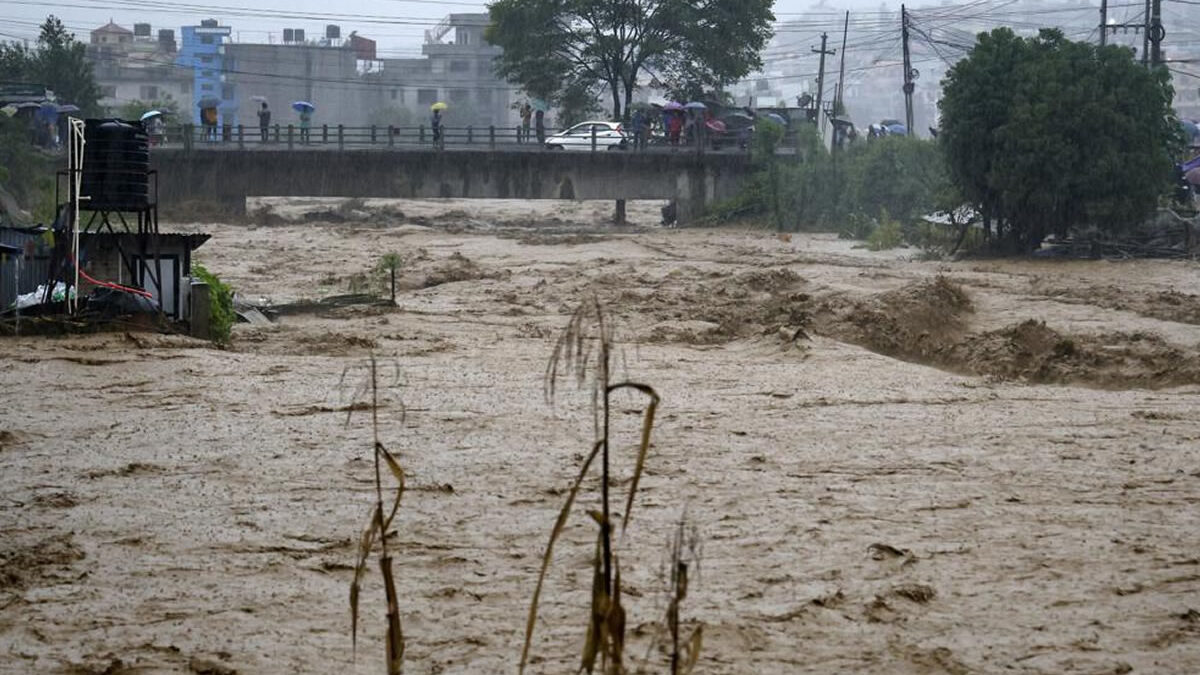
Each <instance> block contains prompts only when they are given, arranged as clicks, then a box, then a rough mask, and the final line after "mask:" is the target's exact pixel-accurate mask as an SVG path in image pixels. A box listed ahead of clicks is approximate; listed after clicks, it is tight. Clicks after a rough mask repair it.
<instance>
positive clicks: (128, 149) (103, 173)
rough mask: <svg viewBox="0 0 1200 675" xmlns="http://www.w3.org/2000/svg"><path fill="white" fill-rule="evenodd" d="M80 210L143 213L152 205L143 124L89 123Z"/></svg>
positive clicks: (85, 136)
mask: <svg viewBox="0 0 1200 675" xmlns="http://www.w3.org/2000/svg"><path fill="white" fill-rule="evenodd" d="M83 138H84V140H85V141H86V142H87V143H86V144H85V145H84V146H83V179H82V184H81V185H80V193H81V194H82V195H83V196H85V197H88V199H86V200H81V201H80V203H79V207H80V208H81V209H84V210H87V211H140V210H142V209H145V208H146V207H147V206H148V205H149V203H150V143H149V139H148V138H147V136H146V130H145V128H144V127H143V126H142V123H141V122H125V121H122V120H115V119H102V120H86V121H85V122H84V130H83Z"/></svg>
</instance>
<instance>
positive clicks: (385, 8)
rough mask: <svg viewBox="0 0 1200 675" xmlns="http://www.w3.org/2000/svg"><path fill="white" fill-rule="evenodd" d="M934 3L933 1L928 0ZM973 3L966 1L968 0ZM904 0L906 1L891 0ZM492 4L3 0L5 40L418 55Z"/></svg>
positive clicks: (780, 6) (850, 2) (789, 0)
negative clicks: (440, 25) (103, 38)
mask: <svg viewBox="0 0 1200 675" xmlns="http://www.w3.org/2000/svg"><path fill="white" fill-rule="evenodd" d="M926 1H928V0H926ZM960 1H965V0H960ZM817 4H819V3H816V2H812V1H811V0H777V2H776V4H775V12H776V15H777V16H778V18H779V19H780V20H787V19H788V14H789V13H796V12H801V11H802V10H804V9H805V8H807V7H810V6H813V5H817ZM826 4H827V6H829V7H830V9H835V8H848V9H856V8H858V9H871V10H875V9H878V8H879V7H880V5H881V4H883V3H881V2H879V1H878V0H838V1H837V2H829V3H826ZM887 4H888V5H896V6H898V5H899V2H888V3H887ZM485 7H486V3H485V2H471V1H470V0H458V1H451V2H440V1H439V0H355V1H354V2H341V3H333V2H328V0H242V2H233V0H214V2H212V3H200V2H195V1H194V0H156V1H151V0H40V1H38V0H0V39H3V40H10V39H33V38H36V36H37V26H38V25H39V24H40V23H41V22H42V21H43V20H45V18H46V15H47V14H55V15H56V16H58V17H59V18H61V19H62V20H63V22H64V23H66V25H67V27H68V28H70V29H71V30H72V31H74V32H75V33H76V36H77V37H78V38H79V39H80V40H83V41H85V42H86V41H87V39H88V32H89V31H90V30H92V29H93V28H96V27H99V26H101V25H103V24H105V23H107V22H108V20H109V19H110V18H111V19H113V20H114V21H116V22H117V23H118V24H119V25H122V26H124V27H126V28H132V27H133V24H134V23H149V24H151V27H152V29H153V30H154V31H157V30H158V29H160V28H173V29H175V30H176V33H177V34H178V30H179V27H180V26H182V25H195V24H198V23H199V21H200V19H205V18H210V17H211V18H215V19H217V20H218V21H220V22H221V25H226V26H231V27H232V28H233V34H234V39H236V40H239V41H241V42H266V41H268V39H269V36H271V35H273V38H274V40H275V41H278V40H279V39H280V36H281V33H282V31H283V29H284V28H303V29H305V33H306V34H307V37H310V38H311V37H320V36H322V35H324V32H325V25H326V24H329V23H336V24H338V25H340V26H341V27H342V35H343V36H345V35H347V34H349V32H350V31H351V30H357V31H358V32H359V33H360V34H362V35H365V36H367V37H371V38H374V39H376V40H377V41H378V42H379V48H380V51H381V52H382V53H381V56H385V57H388V56H403V55H418V54H419V53H420V44H421V41H422V39H423V37H422V36H423V31H424V29H426V28H428V27H430V26H432V25H433V24H435V23H437V21H438V20H439V19H441V18H442V17H444V16H445V15H447V14H449V13H451V12H482V11H486V9H485Z"/></svg>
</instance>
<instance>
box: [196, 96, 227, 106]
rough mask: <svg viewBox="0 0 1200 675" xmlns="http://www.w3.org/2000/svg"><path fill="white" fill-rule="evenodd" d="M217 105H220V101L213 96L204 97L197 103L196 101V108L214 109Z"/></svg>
mask: <svg viewBox="0 0 1200 675" xmlns="http://www.w3.org/2000/svg"><path fill="white" fill-rule="evenodd" d="M219 105H221V99H219V98H217V97H215V96H205V97H204V98H202V99H200V100H199V101H196V107H197V108H215V107H217V106H219Z"/></svg>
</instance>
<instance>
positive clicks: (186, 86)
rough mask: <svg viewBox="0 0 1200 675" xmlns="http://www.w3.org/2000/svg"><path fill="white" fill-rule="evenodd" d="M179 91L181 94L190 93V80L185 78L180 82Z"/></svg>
mask: <svg viewBox="0 0 1200 675" xmlns="http://www.w3.org/2000/svg"><path fill="white" fill-rule="evenodd" d="M179 93H181V94H190V93H192V81H191V80H186V81H184V82H180V83H179Z"/></svg>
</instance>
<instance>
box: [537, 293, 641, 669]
mask: <svg viewBox="0 0 1200 675" xmlns="http://www.w3.org/2000/svg"><path fill="white" fill-rule="evenodd" d="M613 345H614V338H613V331H612V325H611V323H609V322H608V321H607V320H606V317H605V313H604V309H603V307H602V306H601V304H600V301H599V300H598V299H597V298H595V297H593V298H592V299H591V300H590V301H589V302H585V303H583V304H581V305H580V307H579V308H578V309H577V310H576V311H575V313H574V314H572V315H571V319H570V321H568V323H567V327H566V328H565V329H564V330H563V332H562V334H560V335H559V338H558V341H557V342H556V343H555V347H554V352H553V353H552V354H551V356H550V360H549V362H548V364H547V366H546V375H545V385H546V386H545V391H546V399H547V401H550V402H552V401H553V399H554V394H555V390H556V386H557V383H558V380H559V378H560V377H561V376H563V375H567V374H569V375H573V376H574V379H575V381H576V383H577V384H578V385H579V386H581V387H587V388H589V389H590V391H591V394H592V410H593V424H594V426H595V432H596V434H597V436H598V438H597V440H596V442H595V444H594V445H593V447H592V451H591V453H589V454H588V456H587V458H586V459H585V460H584V462H583V467H582V468H581V470H580V472H579V475H578V477H577V478H576V479H575V482H574V483H573V484H572V486H571V489H570V492H569V493H568V495H567V500H566V503H565V504H563V507H562V509H561V510H560V511H559V515H558V519H557V520H556V521H555V523H554V528H553V529H552V530H551V532H550V541H549V543H548V544H547V546H546V552H545V554H544V555H543V556H542V565H541V569H540V570H539V572H538V580H537V585H536V587H535V589H534V594H533V600H532V602H531V603H530V607H529V616H528V618H527V620H526V623H525V644H524V646H523V647H522V649H521V663H520V666H519V672H521V673H524V671H525V666H526V664H527V663H528V661H529V650H530V645H531V644H532V642H533V628H534V625H535V624H536V622H537V610H538V602H539V600H540V597H541V591H542V586H543V584H544V582H545V577H546V572H547V571H548V570H549V567H550V560H551V557H552V554H553V548H554V543H555V542H556V541H557V540H558V537H559V535H561V534H562V531H563V529H564V527H565V526H566V522H567V519H568V517H569V515H570V511H571V507H572V506H573V505H574V503H575V498H576V496H577V495H578V492H579V486H580V485H581V484H582V483H583V479H584V478H585V477H586V476H587V473H588V471H589V469H590V468H591V466H592V462H593V461H594V460H595V458H596V456H597V455H599V456H600V458H601V462H600V466H601V469H600V503H601V509H600V511H596V512H592V514H591V515H592V518H593V519H594V520H595V521H596V523H597V524H598V525H599V526H600V530H599V533H598V535H597V540H596V556H595V558H594V560H593V570H592V572H593V574H592V603H591V613H590V620H589V623H588V633H587V638H586V640H585V643H584V649H583V659H582V663H581V667H580V670H586V671H587V672H589V673H592V672H594V670H595V666H596V660H597V658H599V659H600V663H601V670H602V672H604V673H606V674H608V675H621V674H622V673H624V672H625V668H624V664H623V659H624V651H625V609H624V607H623V606H622V605H621V575H620V571H619V570H617V569H616V559H615V556H614V555H613V550H612V517H611V515H612V514H611V510H610V507H609V503H610V501H609V446H610V421H611V409H612V405H611V399H612V395H613V394H614V393H615V392H617V391H620V390H623V389H630V390H633V391H637V392H640V393H642V394H644V395H645V396H646V397H647V398H648V399H649V403H648V404H647V406H646V409H645V411H644V412H643V415H642V430H641V439H640V443H639V445H638V454H637V461H636V463H635V466H634V473H633V478H632V481H631V483H630V488H629V494H628V496H627V498H626V501H625V514H624V517H623V519H622V525H621V531H622V533H624V532H625V530H626V529H627V528H628V526H629V521H630V516H631V514H632V511H633V502H634V498H635V497H636V495H637V487H638V483H639V481H640V480H641V475H642V471H643V469H644V467H645V462H646V455H647V453H648V452H649V449H650V435H651V433H652V431H653V429H654V414H655V411H656V410H657V409H658V403H659V400H660V399H659V396H658V393H657V392H656V391H655V390H654V388H653V387H651V386H650V385H647V384H641V383H637V382H631V381H623V382H618V383H616V384H613V383H612V381H611V373H612V369H611V365H612V352H613Z"/></svg>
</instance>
